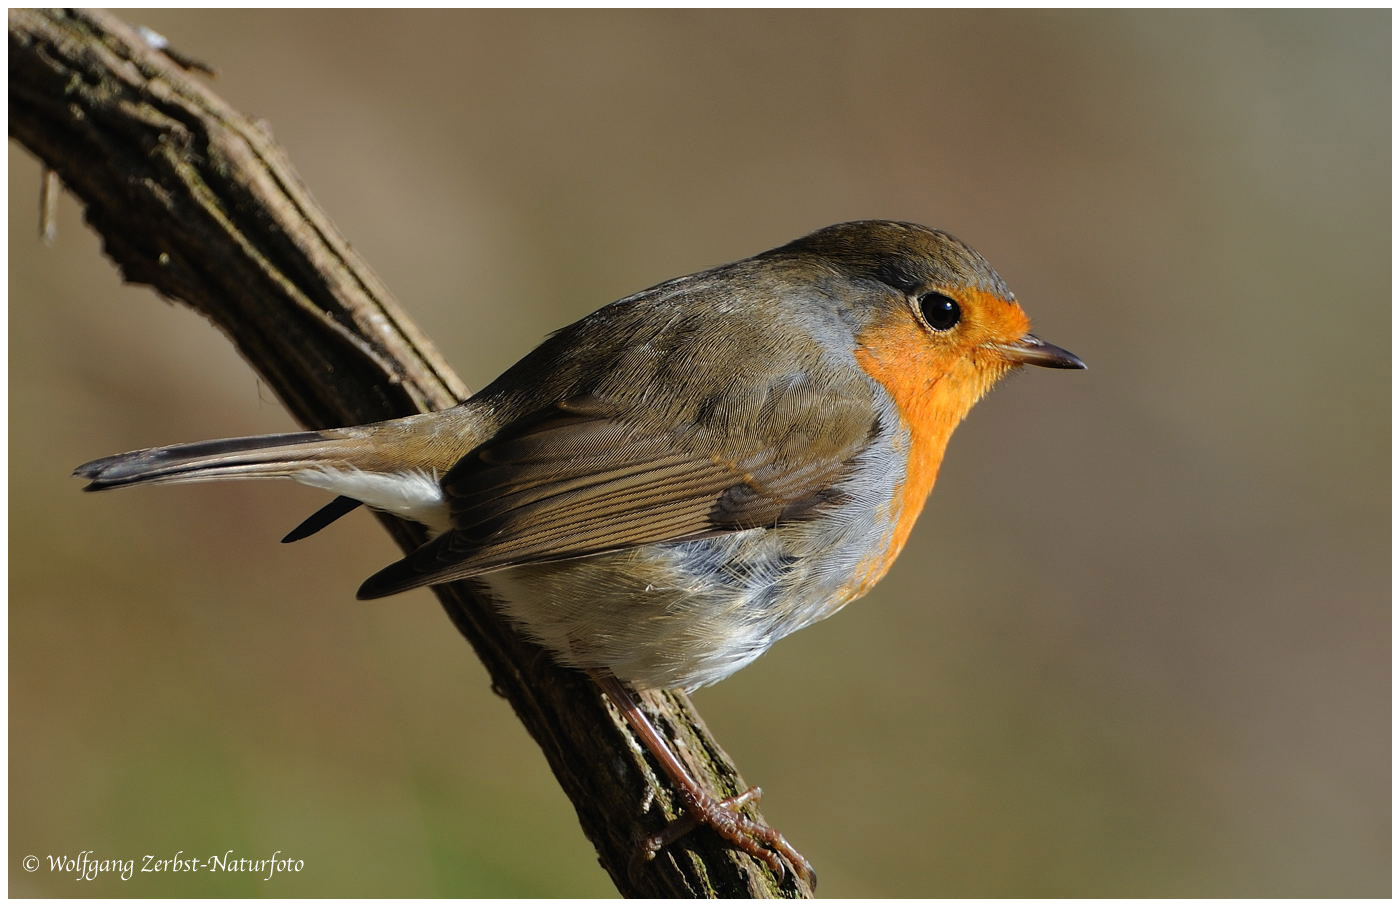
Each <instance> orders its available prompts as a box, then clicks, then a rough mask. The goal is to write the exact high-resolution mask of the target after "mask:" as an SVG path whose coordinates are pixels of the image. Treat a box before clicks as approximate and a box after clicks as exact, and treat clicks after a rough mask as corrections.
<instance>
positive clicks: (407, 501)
mask: <svg viewBox="0 0 1400 907" xmlns="http://www.w3.org/2000/svg"><path fill="white" fill-rule="evenodd" d="M292 478H293V479H295V480H296V481H298V482H300V483H301V484H303V485H310V486H311V487H312V488H320V489H322V490H323V491H329V492H331V493H333V494H339V495H344V496H345V497H347V498H354V499H355V500H357V501H363V502H364V503H365V504H368V505H369V506H370V507H373V508H374V509H375V510H383V511H384V512H385V513H392V514H394V515H396V516H401V517H404V518H405V519H410V520H413V521H414V522H416V523H422V524H423V525H424V526H426V527H428V529H429V530H430V531H431V532H432V533H433V534H434V535H437V534H439V533H443V532H446V531H447V530H449V529H451V528H452V515H451V513H450V512H449V511H448V509H447V501H445V500H444V499H443V496H442V485H441V484H440V483H439V480H438V476H437V473H436V472H425V471H423V470H420V469H413V470H409V471H407V472H387V473H386V472H366V471H365V470H363V469H354V468H343V467H335V466H316V467H313V468H309V469H303V470H301V471H300V472H297V473H294V474H293V475H292Z"/></svg>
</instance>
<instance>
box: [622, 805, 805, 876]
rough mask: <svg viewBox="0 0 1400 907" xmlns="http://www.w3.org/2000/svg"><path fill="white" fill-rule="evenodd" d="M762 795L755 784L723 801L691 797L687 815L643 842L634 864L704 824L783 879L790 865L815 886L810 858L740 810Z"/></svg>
mask: <svg viewBox="0 0 1400 907" xmlns="http://www.w3.org/2000/svg"><path fill="white" fill-rule="evenodd" d="M762 797H763V789H762V788H759V787H751V788H749V789H748V790H746V791H744V792H743V793H742V794H738V795H737V796H733V797H727V798H725V799H723V800H715V799H713V798H710V797H706V798H705V799H704V800H700V801H693V800H691V799H690V798H688V797H687V798H686V815H684V816H681V817H680V818H679V819H676V820H675V821H673V822H671V823H669V824H667V826H666V827H665V828H663V829H661V831H659V832H657V833H656V834H654V835H652V836H651V837H649V838H647V839H646V840H645V841H643V842H642V846H641V848H640V849H639V850H638V853H637V857H636V858H635V860H634V865H640V862H645V861H647V860H651V859H653V858H655V856H656V854H657V853H658V852H660V851H661V849H662V848H664V847H667V846H669V845H671V844H674V843H675V842H676V841H678V840H680V839H681V838H683V837H685V836H686V835H688V834H690V832H692V831H694V830H695V828H696V827H697V826H699V825H704V826H706V827H708V828H710V829H711V830H712V831H714V832H715V834H717V835H719V836H720V837H721V838H723V839H724V840H725V841H727V842H728V843H729V844H731V845H733V846H734V847H736V848H738V849H739V850H742V851H743V852H744V853H746V854H748V855H749V856H751V857H753V858H754V859H756V860H760V861H761V862H762V863H763V864H764V865H766V866H767V867H768V868H769V869H771V870H772V871H773V874H774V875H775V876H777V878H778V881H779V882H782V881H783V879H785V878H786V877H787V866H788V864H790V865H791V866H792V868H793V869H794V870H795V871H796V872H797V875H798V876H799V877H800V878H802V879H803V881H805V882H806V883H807V884H808V885H809V886H810V887H813V888H815V887H816V884H817V875H816V872H814V871H813V869H812V864H811V863H809V862H807V858H806V857H804V856H802V854H800V853H798V852H797V849H796V848H794V847H793V846H792V845H791V844H789V843H788V841H787V838H784V837H783V835H782V833H781V832H779V831H778V830H777V829H776V828H772V827H771V826H768V825H764V824H762V823H760V822H755V821H754V820H752V819H750V818H749V817H748V816H745V815H744V814H743V813H741V812H740V811H739V810H741V809H743V807H744V806H745V805H746V804H748V803H756V802H758V800H759V799H761V798H762ZM784 861H786V863H785V862H784Z"/></svg>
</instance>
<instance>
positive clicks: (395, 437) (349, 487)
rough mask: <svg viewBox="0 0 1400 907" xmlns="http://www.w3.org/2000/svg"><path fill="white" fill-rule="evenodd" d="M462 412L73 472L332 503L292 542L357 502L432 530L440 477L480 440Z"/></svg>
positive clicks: (131, 457) (97, 487)
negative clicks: (288, 491)
mask: <svg viewBox="0 0 1400 907" xmlns="http://www.w3.org/2000/svg"><path fill="white" fill-rule="evenodd" d="M487 424H488V423H484V422H482V421H480V420H479V419H477V418H476V416H475V414H474V413H473V412H471V411H470V410H468V409H467V408H465V407H458V408H455V409H453V410H449V411H446V412H444V413H424V414H420V415H416V416H408V417H405V418H403V419H392V420H389V421H387V422H376V423H373V424H370V425H357V426H353V427H350V428H335V429H329V430H327V431H302V432H293V433H291V434H281V435H259V436H256V437H251V438H225V439H222V440H218V441H198V442H195V443H193V444H172V445H170V446H169V447H153V448H150V449H148V450H134V451H132V452H130V453H123V454H117V455H116V456H112V457H103V458H102V459H100V460H93V461H92V462H91V463H84V464H83V465H82V466H79V467H78V468H77V469H75V470H74V471H73V474H74V475H75V476H78V477H80V478H84V479H87V480H88V484H87V487H86V488H85V489H84V490H85V491H102V490H104V489H108V488H124V487H126V486H129V485H173V484H176V483H182V482H210V481H216V480H223V479H272V478H288V479H294V480H296V481H298V482H300V483H302V484H303V485H310V486H311V487H313V488H319V489H322V490H323V491H329V492H331V493H333V494H335V495H337V496H338V497H337V498H336V499H335V500H334V501H332V502H331V503H330V504H327V505H326V506H325V507H323V508H321V509H320V510H319V511H317V512H316V513H314V514H312V515H311V516H310V517H309V518H308V519H306V520H305V521H304V522H302V524H301V525H300V526H298V527H297V528H296V529H293V530H292V531H291V533H289V534H288V535H287V537H286V539H284V541H289V542H290V541H296V540H297V539H301V538H305V537H306V536H308V535H311V534H312V533H314V532H316V531H318V530H320V529H322V528H324V527H325V526H327V525H329V524H330V523H332V522H334V521H335V520H337V519H339V518H340V517H342V516H344V515H345V514H347V513H349V512H351V511H352V510H354V509H355V508H356V507H357V506H359V504H360V503H364V504H368V505H369V506H370V507H373V508H375V509H377V510H382V511H385V512H386V513H392V514H396V515H398V516H402V517H405V518H407V519H410V520H416V521H417V522H419V523H422V524H423V525H425V526H427V527H428V528H429V529H430V530H432V531H434V532H442V531H444V530H446V529H447V528H448V527H449V526H450V525H451V514H450V512H449V510H448V507H447V503H446V501H445V500H444V498H443V494H442V487H441V485H440V484H439V482H438V477H439V476H441V475H443V474H444V473H446V472H447V471H448V470H449V469H451V468H452V466H453V464H455V463H456V462H457V461H458V460H459V459H461V457H462V456H463V455H464V454H465V453H466V452H467V451H469V450H471V449H472V448H473V447H475V446H476V445H477V444H479V443H480V441H481V439H482V436H483V435H484V434H485V431H486V427H487Z"/></svg>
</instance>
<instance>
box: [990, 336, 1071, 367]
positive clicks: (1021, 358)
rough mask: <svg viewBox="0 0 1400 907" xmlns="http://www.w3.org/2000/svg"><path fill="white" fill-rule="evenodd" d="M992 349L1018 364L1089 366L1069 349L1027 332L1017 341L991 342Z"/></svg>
mask: <svg viewBox="0 0 1400 907" xmlns="http://www.w3.org/2000/svg"><path fill="white" fill-rule="evenodd" d="M988 346H990V347H991V348H992V349H994V350H996V351H997V352H999V353H1001V354H1002V355H1003V356H1005V357H1006V358H1007V359H1010V360H1011V361H1012V362H1014V363H1016V364H1017V365H1039V366H1042V367H1044V368H1088V366H1087V365H1085V364H1084V360H1083V359H1080V358H1079V357H1078V356H1076V355H1074V354H1073V353H1071V352H1070V351H1069V350H1065V349H1060V348H1059V347H1058V346H1055V344H1053V343H1046V342H1045V341H1044V340H1041V339H1040V338H1039V337H1037V336H1035V335H1034V334H1027V335H1026V336H1024V337H1022V338H1021V339H1020V340H1017V341H1016V342H1015V343H991V344H988Z"/></svg>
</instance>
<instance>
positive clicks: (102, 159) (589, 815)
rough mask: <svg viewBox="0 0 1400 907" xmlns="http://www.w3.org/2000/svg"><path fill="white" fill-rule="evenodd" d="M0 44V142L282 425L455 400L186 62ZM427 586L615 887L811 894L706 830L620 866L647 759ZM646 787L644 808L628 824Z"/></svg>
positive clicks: (89, 19) (519, 650)
mask: <svg viewBox="0 0 1400 907" xmlns="http://www.w3.org/2000/svg"><path fill="white" fill-rule="evenodd" d="M9 34H10V69H9V73H10V134H11V135H12V136H13V137H14V138H16V139H17V140H18V141H19V142H20V143H22V144H23V145H24V146H25V147H26V148H28V149H29V150H30V151H31V152H32V153H33V154H34V155H36V156H37V157H38V158H39V159H40V161H42V163H43V164H44V165H45V166H46V167H47V168H50V169H52V170H53V171H54V172H55V173H57V175H58V176H59V178H61V179H62V181H63V184H64V186H65V187H67V189H68V190H69V191H70V192H72V193H73V194H74V195H75V196H77V197H78V199H79V200H80V201H81V202H82V203H83V205H84V207H85V216H86V219H87V221H88V222H89V223H90V224H91V225H92V227H93V228H94V229H95V230H96V231H97V232H98V234H100V236H101V237H102V241H103V244H104V248H105V250H106V252H107V254H108V255H109V256H110V257H111V258H112V260H113V261H114V262H115V263H116V264H117V266H118V268H119V269H120V271H121V273H122V276H123V277H125V279H127V280H128V281H132V282H136V283H144V284H149V285H150V286H152V287H154V288H155V289H156V290H157V291H159V292H160V293H162V294H163V295H165V296H167V297H170V298H172V299H174V300H177V301H179V302H181V303H183V304H185V305H188V306H190V307H192V308H194V309H195V310H197V311H199V312H202V313H203V314H205V315H206V316H207V317H208V318H209V319H210V320H211V321H213V322H214V324H216V325H217V326H218V327H219V328H220V329H221V330H223V331H224V332H225V333H226V334H227V335H228V336H229V338H230V339H231V340H232V341H233V343H234V344H235V345H236V346H237V348H238V350H239V352H240V353H242V355H243V356H244V357H245V358H246V359H247V361H248V362H249V363H250V364H251V365H252V366H253V368H254V369H255V370H256V371H257V372H258V374H259V375H260V376H261V377H262V378H263V380H264V381H266V382H267V384H268V385H269V386H270V387H271V388H273V389H274V391H275V392H276V393H277V394H278V396H279V397H280V398H281V399H282V401H283V403H284V404H285V405H286V406H287V408H288V409H289V410H290V411H291V413H292V415H293V416H294V417H295V418H296V419H298V420H299V421H300V422H302V423H303V424H305V425H306V426H308V427H313V428H314V427H326V426H332V425H348V424H355V423H359V422H369V421H375V420H380V419H386V418H392V417H395V416H401V415H405V414H407V413H411V412H415V411H420V410H428V409H440V408H443V407H446V406H450V405H451V404H453V403H455V402H456V401H457V400H459V399H461V398H463V397H464V396H466V394H467V389H466V388H465V386H464V385H463V384H462V382H461V381H460V380H459V379H458V378H457V377H456V376H455V375H454V374H453V373H452V370H451V369H450V368H449V367H448V366H447V365H446V363H444V362H443V360H442V358H441V357H440V356H439V355H438V354H437V352H436V351H435V350H434V349H433V347H432V345H431V344H430V343H429V342H428V340H427V338H426V337H424V336H423V335H422V334H421V333H420V332H419V331H418V330H417V329H416V328H415V327H414V326H413V325H412V323H410V322H409V321H408V319H407V318H405V317H404V315H403V313H402V312H401V311H400V309H399V308H398V306H397V305H396V304H395V303H394V301H393V300H392V298H391V297H390V294H389V292H388V290H387V289H386V288H385V287H384V286H383V284H381V283H380V281H379V280H378V279H377V278H376V277H375V276H374V275H373V274H372V273H371V272H370V270H369V268H368V267H367V266H366V265H365V264H364V263H363V262H362V261H360V259H359V258H358V257H357V256H356V254H355V253H354V252H353V251H352V250H351V249H350V247H349V245H348V244H347V243H346V242H345V240H344V239H343V238H342V237H341V236H340V235H339V233H338V232H337V231H336V229H335V228H334V226H332V224H331V223H330V221H329V219H328V218H327V217H326V215H325V214H324V213H323V212H322V211H321V210H320V209H319V208H318V207H317V206H316V204H315V203H314V202H313V201H312V199H311V197H310V196H309V194H308V193H307V191H306V189H305V188H304V187H303V186H302V184H301V180H300V179H299V178H298V177H297V175H296V173H295V172H294V171H293V170H292V168H291V166H290V164H289V163H288V161H287V159H286V157H285V155H284V154H283V153H282V151H281V150H280V149H279V148H278V147H277V145H276V144H275V143H274V142H273V140H272V138H271V136H270V135H269V134H268V131H267V130H266V129H265V128H264V127H263V126H261V125H259V124H257V123H255V122H253V121H251V120H249V119H247V118H246V117H244V116H242V115H241V114H239V113H238V112H237V111H235V110H234V109H233V108H232V107H230V106H229V105H228V104H227V103H226V102H224V101H223V100H222V99H220V98H219V97H218V96H217V95H216V94H215V93H214V92H213V91H211V90H210V89H209V88H208V87H207V86H206V85H205V84H204V82H203V81H202V80H201V79H200V78H199V77H198V76H197V75H196V74H195V73H194V72H193V69H197V68H199V67H193V68H187V67H190V66H191V61H189V60H185V59H182V58H180V57H178V56H176V55H175V54H174V53H173V52H171V51H166V52H162V51H160V50H157V49H156V48H153V47H152V46H150V45H149V44H148V43H147V42H146V40H144V39H143V37H142V36H141V34H140V33H139V32H138V31H136V30H135V29H133V28H132V27H130V26H128V25H127V24H125V23H123V22H122V21H121V20H119V19H117V18H115V17H113V16H111V15H109V14H105V13H98V12H90V11H73V10H50V11H38V10H11V11H10V14H9ZM37 188H38V187H36V191H37ZM14 304H22V302H20V301H14ZM384 523H385V525H386V527H387V528H388V529H389V531H390V532H391V533H392V534H393V536H394V537H395V539H396V540H397V541H398V542H399V544H401V545H402V546H403V547H404V548H405V549H406V550H407V549H410V548H412V547H414V546H416V545H417V544H419V543H421V541H422V540H423V537H422V534H421V531H420V530H419V529H418V528H417V527H415V526H412V525H409V524H405V523H401V522H397V521H394V520H391V519H384ZM437 593H438V596H439V598H440V599H441V601H442V606H443V608H444V610H446V612H447V614H448V616H449V617H450V618H451V619H452V622H453V624H455V625H456V627H457V629H458V630H460V631H461V633H462V635H463V636H464V637H465V638H466V639H467V640H468V641H469V642H470V643H471V645H472V647H473V648H474V649H475V650H476V653H477V655H478V656H479V657H480V658H481V660H482V661H483V662H484V663H485V665H486V667H487V670H488V671H489V672H490V675H491V678H492V684H493V687H494V689H495V690H496V691H497V692H499V693H500V694H501V695H502V696H504V697H505V698H506V699H507V700H508V701H509V702H510V704H511V706H512V707H513V708H514V709H515V712H516V714H517V715H518V716H519V718H520V720H521V721H522V722H523V723H524V725H525V727H526V728H527V729H528V730H529V732H530V734H531V736H533V737H534V739H535V740H536V741H537V742H538V743H539V746H540V748H541V750H542V751H543V752H544V754H545V757H546V758H547V760H548V762H549V765H550V767H551V768H552V769H553V771H554V774H555V776H556V777H557V778H558V780H559V783H560V786H561V787H562V788H563V791H564V793H565V794H566V795H567V796H568V797H569V799H570V800H571V801H572V802H573V804H574V807H575V809H576V810H577V812H578V816H579V821H580V824H581V825H582V827H583V830H584V832H585V833H586V834H587V835H588V837H589V839H590V840H591V841H592V842H593V844H594V845H595V847H596V848H597V850H598V854H599V862H600V863H601V864H602V866H603V868H604V869H605V870H606V871H607V872H608V874H609V875H610V876H611V877H612V879H613V881H614V883H615V884H616V885H617V887H618V889H619V890H620V891H621V892H622V893H623V894H625V895H631V896H661V897H668V896H669V897H675V896H679V897H713V896H724V897H793V896H808V895H810V893H811V892H810V891H809V890H808V889H807V888H806V887H805V886H804V885H803V884H802V883H801V882H800V881H799V880H797V879H795V878H793V877H792V876H791V875H789V876H788V878H787V879H786V880H784V881H782V882H781V883H780V882H779V881H778V880H776V879H775V878H773V877H772V875H771V874H770V873H769V872H768V871H767V869H766V868H765V867H763V866H762V865H760V864H758V863H756V862H755V861H753V860H751V859H749V858H748V857H746V856H744V855H742V854H739V853H736V852H734V851H733V850H730V849H728V848H726V847H724V846H722V845H721V844H720V842H719V841H718V839H716V838H715V837H714V836H713V835H711V834H710V833H709V832H700V833H695V834H692V835H689V836H688V837H687V838H686V839H685V840H684V841H682V842H681V843H679V844H676V845H672V846H671V847H669V848H667V849H666V850H665V851H663V852H662V854H661V855H660V856H659V857H658V858H657V859H656V860H654V861H652V862H650V863H648V864H646V865H645V866H643V867H641V868H639V869H637V870H636V871H630V870H629V867H630V864H631V863H632V859H633V856H634V854H635V853H636V847H637V842H638V841H639V840H640V839H641V838H642V837H643V836H644V835H646V834H649V833H651V832H654V831H656V830H657V829H658V828H660V827H661V826H662V824H663V823H664V822H665V821H666V820H667V819H668V818H669V817H673V816H675V815H677V812H678V805H677V804H676V803H675V802H674V801H673V798H672V795H671V791H670V789H669V788H668V787H667V786H666V785H665V784H664V783H662V782H659V781H658V780H657V773H656V770H655V767H654V766H653V764H652V762H651V760H650V759H649V758H648V757H645V756H643V755H642V753H641V752H640V751H639V749H638V748H637V746H636V745H635V744H634V743H633V742H632V741H631V738H630V737H629V735H628V732H627V731H626V729H625V727H624V726H623V724H622V723H621V721H620V719H619V718H618V717H617V716H616V715H615V714H614V713H613V712H612V711H611V710H610V709H609V708H608V707H607V706H606V705H605V703H604V701H603V699H602V697H601V696H600V695H599V693H598V692H597V690H596V689H595V688H594V687H593V686H592V684H591V683H590V682H589V681H588V680H587V679H586V678H585V677H583V676H582V675H580V674H577V673H575V672H571V671H565V670H562V669H560V668H558V667H556V666H555V665H554V664H553V663H552V662H551V660H550V659H549V658H548V656H547V655H546V654H545V653H544V652H543V651H542V650H540V649H539V648H537V647H535V646H533V645H531V644H529V643H528V642H526V641H524V640H522V639H521V638H520V637H519V636H517V635H516V634H515V633H514V632H513V631H512V629H511V628H510V627H509V626H507V625H506V624H505V623H504V622H502V621H501V620H500V619H499V618H498V617H497V615H496V614H495V613H494V612H493V610H492V609H491V608H490V607H489V606H488V604H487V603H486V602H485V601H484V600H483V599H482V598H481V597H480V596H479V595H478V594H477V593H476V592H475V591H474V590H473V589H472V588H471V587H470V586H469V585H467V584H461V583H459V584H454V585H451V586H446V587H438V589H437ZM644 705H645V707H646V709H647V711H648V712H649V713H650V714H651V715H652V717H653V719H654V720H655V721H656V722H657V723H658V725H659V726H660V727H661V728H662V729H663V731H664V732H665V733H667V734H669V735H671V737H672V738H673V739H676V740H678V741H679V742H680V747H679V749H680V751H681V752H682V753H683V754H686V756H687V757H688V758H689V761H690V762H691V763H692V765H693V768H694V771H695V772H696V774H697V776H698V777H699V778H701V779H702V781H703V783H705V784H707V785H709V786H710V787H711V788H712V789H713V790H715V791H716V792H725V793H736V792H738V791H741V790H743V789H744V786H745V785H744V783H743V782H742V781H741V780H740V778H739V776H738V773H737V771H736V769H735V768H734V766H733V764H732V763H731V762H730V760H729V758H728V757H727V756H726V755H725V753H724V751H723V750H722V749H720V747H719V745H718V744H717V743H716V742H715V741H714V739H713V738H712V737H711V736H710V735H709V733H708V732H707V731H706V729H705V726H704V724H703V722H702V721H701V720H700V717H699V715H698V714H696V712H695V710H694V708H693V707H692V706H691V704H690V702H689V701H688V700H687V699H686V698H685V697H684V696H682V695H678V694H665V695H648V696H647V697H645V703H644ZM444 720H446V721H450V720H451V718H450V716H449V717H445V718H444ZM476 770H479V771H489V770H490V767H489V766H479V767H477V769H476ZM648 790H653V791H655V792H656V796H655V797H654V798H652V799H651V805H650V806H649V808H648V809H647V810H646V811H645V812H643V803H644V795H645V793H646V791H648ZM463 821H468V819H464V820H463Z"/></svg>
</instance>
